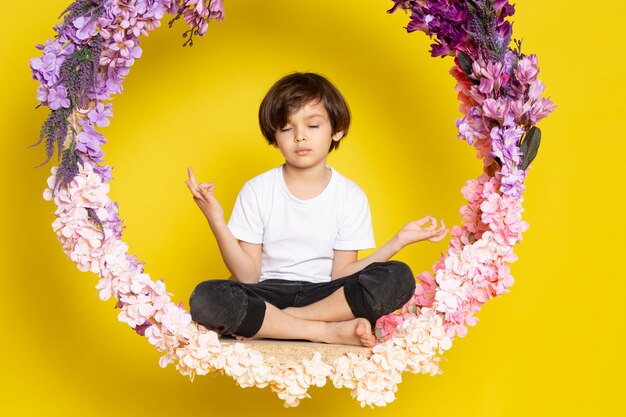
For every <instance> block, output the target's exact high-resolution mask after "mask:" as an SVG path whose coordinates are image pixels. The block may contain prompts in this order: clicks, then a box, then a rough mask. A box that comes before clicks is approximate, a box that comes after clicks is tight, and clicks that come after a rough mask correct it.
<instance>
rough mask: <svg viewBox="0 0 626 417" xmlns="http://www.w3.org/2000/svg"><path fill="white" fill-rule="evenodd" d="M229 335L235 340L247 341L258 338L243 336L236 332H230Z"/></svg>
mask: <svg viewBox="0 0 626 417" xmlns="http://www.w3.org/2000/svg"><path fill="white" fill-rule="evenodd" d="M231 336H232V337H234V338H235V339H237V340H243V341H246V342H249V341H251V340H258V338H257V337H254V336H252V337H244V336H238V335H236V334H231Z"/></svg>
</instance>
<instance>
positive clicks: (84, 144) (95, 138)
mask: <svg viewBox="0 0 626 417" xmlns="http://www.w3.org/2000/svg"><path fill="white" fill-rule="evenodd" d="M79 124H80V126H81V127H82V128H83V131H82V132H80V133H79V134H78V135H76V150H77V151H78V152H81V153H83V154H84V155H87V156H88V157H89V158H90V159H91V160H92V161H95V162H101V161H102V158H104V152H103V151H102V149H100V145H103V144H105V143H106V138H105V137H104V135H103V134H101V133H98V132H96V130H95V129H94V128H93V125H92V124H91V123H90V122H89V121H88V120H81V121H80V122H79Z"/></svg>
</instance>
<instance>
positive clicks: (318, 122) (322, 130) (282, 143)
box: [274, 101, 343, 168]
mask: <svg viewBox="0 0 626 417" xmlns="http://www.w3.org/2000/svg"><path fill="white" fill-rule="evenodd" d="M332 130H333V129H332V126H331V123H330V119H329V117H328V112H327V111H326V107H325V106H324V104H323V103H322V102H321V101H310V102H308V103H307V104H305V105H304V106H302V107H301V108H299V109H297V110H295V111H294V112H293V113H291V114H290V115H289V119H288V120H287V124H286V125H285V126H283V128H282V129H279V130H278V131H277V132H276V135H275V138H276V144H275V145H274V146H275V147H277V148H279V149H280V152H281V153H282V154H283V156H284V157H285V163H286V164H287V165H291V166H294V167H297V168H310V167H314V166H318V165H321V164H323V165H326V158H327V157H328V152H329V150H330V144H331V142H332V141H333V140H335V141H338V140H340V139H341V137H342V136H343V132H336V133H334V134H333V133H332Z"/></svg>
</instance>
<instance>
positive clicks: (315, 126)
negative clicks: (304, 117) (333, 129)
mask: <svg viewBox="0 0 626 417" xmlns="http://www.w3.org/2000/svg"><path fill="white" fill-rule="evenodd" d="M309 127H311V128H318V127H319V125H311V126H309Z"/></svg>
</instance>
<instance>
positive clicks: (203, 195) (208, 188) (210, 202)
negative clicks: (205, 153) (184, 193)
mask: <svg viewBox="0 0 626 417" xmlns="http://www.w3.org/2000/svg"><path fill="white" fill-rule="evenodd" d="M187 173H188V174H189V179H186V180H185V184H187V187H189V191H191V194H192V195H193V199H194V201H195V202H196V204H197V205H198V207H200V210H202V213H204V215H205V216H206V218H207V220H209V221H212V220H216V219H219V218H222V219H223V218H224V210H223V209H222V206H221V205H220V203H219V201H217V199H216V198H215V196H214V195H213V192H214V191H215V183H212V182H202V183H200V184H198V183H197V182H196V177H195V176H194V174H193V170H192V169H191V168H187Z"/></svg>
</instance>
